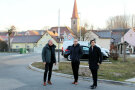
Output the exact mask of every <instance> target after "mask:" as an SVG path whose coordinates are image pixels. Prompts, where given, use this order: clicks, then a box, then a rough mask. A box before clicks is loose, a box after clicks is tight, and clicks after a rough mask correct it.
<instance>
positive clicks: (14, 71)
mask: <svg viewBox="0 0 135 90" xmlns="http://www.w3.org/2000/svg"><path fill="white" fill-rule="evenodd" d="M39 60H41V55H40V54H28V55H20V54H15V53H14V54H8V53H6V54H5V53H0V90H89V89H90V88H89V86H90V85H91V84H92V81H89V82H88V81H83V80H80V81H79V85H72V84H71V83H72V81H73V80H72V78H66V77H60V76H55V75H53V76H52V82H53V85H47V86H43V73H40V72H37V71H33V70H31V69H29V68H28V65H29V63H31V62H34V61H39ZM96 90H135V87H132V86H123V85H114V84H109V83H99V84H98V88H97V89H96Z"/></svg>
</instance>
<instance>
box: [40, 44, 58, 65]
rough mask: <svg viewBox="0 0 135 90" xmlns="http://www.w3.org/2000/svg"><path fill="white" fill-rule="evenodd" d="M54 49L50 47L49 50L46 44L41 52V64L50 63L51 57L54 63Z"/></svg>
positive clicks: (53, 46)
mask: <svg viewBox="0 0 135 90" xmlns="http://www.w3.org/2000/svg"><path fill="white" fill-rule="evenodd" d="M55 48H56V46H55V45H52V46H51V49H50V47H49V45H48V44H46V46H45V47H44V48H43V50H42V60H43V62H46V63H50V62H51V58H52V56H53V63H56V57H55ZM51 50H52V51H51Z"/></svg>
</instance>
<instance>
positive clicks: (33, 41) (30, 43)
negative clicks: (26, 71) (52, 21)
mask: <svg viewBox="0 0 135 90" xmlns="http://www.w3.org/2000/svg"><path fill="white" fill-rule="evenodd" d="M41 37H42V35H32V36H31V35H23V36H14V37H13V40H12V42H11V49H12V51H19V50H20V48H26V49H27V50H28V51H29V52H33V51H34V47H36V46H37V43H38V41H39V40H40V38H41Z"/></svg>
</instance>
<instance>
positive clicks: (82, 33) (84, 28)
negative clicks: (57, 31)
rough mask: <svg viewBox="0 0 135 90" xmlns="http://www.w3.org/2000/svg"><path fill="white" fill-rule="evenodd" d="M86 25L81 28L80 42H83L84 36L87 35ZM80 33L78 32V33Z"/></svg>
mask: <svg viewBox="0 0 135 90" xmlns="http://www.w3.org/2000/svg"><path fill="white" fill-rule="evenodd" d="M88 26H89V25H88V23H85V24H84V25H83V26H82V27H81V39H82V41H84V40H85V34H86V33H87V28H88ZM79 33H80V32H79Z"/></svg>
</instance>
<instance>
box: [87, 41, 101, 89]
mask: <svg viewBox="0 0 135 90" xmlns="http://www.w3.org/2000/svg"><path fill="white" fill-rule="evenodd" d="M95 43H96V42H95V40H91V41H90V44H91V47H90V48H89V68H90V70H91V73H92V78H93V85H91V89H95V88H96V87H97V73H98V69H99V65H100V64H101V63H102V53H101V49H100V48H99V47H97V46H96V45H95Z"/></svg>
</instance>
